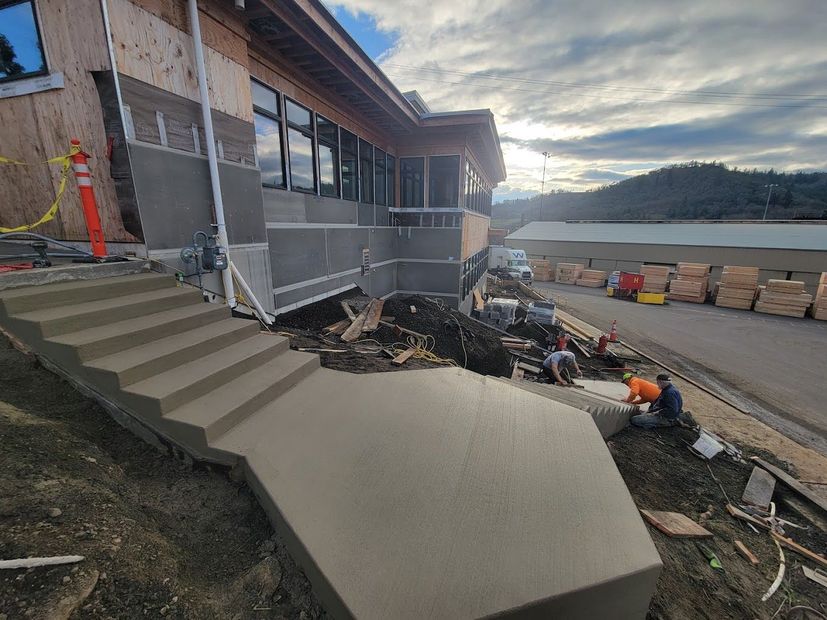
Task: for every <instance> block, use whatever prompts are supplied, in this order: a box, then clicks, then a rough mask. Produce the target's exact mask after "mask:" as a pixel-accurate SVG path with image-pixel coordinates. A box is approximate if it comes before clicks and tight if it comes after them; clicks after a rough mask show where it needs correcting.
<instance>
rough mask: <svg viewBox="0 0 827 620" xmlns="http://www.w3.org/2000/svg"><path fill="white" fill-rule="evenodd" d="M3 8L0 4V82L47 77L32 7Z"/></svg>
mask: <svg viewBox="0 0 827 620" xmlns="http://www.w3.org/2000/svg"><path fill="white" fill-rule="evenodd" d="M3 4H7V3H4V2H0V7H2V8H0V82H3V81H6V80H15V79H18V78H23V77H27V76H32V75H41V74H43V73H46V57H45V56H44V55H43V42H42V41H41V39H40V32H39V31H38V28H37V20H36V19H35V13H34V6H33V3H32V2H17V3H12V4H10V5H8V4H7V6H2V5H3ZM80 44H81V43H80V42H78V45H80Z"/></svg>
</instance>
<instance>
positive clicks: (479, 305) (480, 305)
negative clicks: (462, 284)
mask: <svg viewBox="0 0 827 620" xmlns="http://www.w3.org/2000/svg"><path fill="white" fill-rule="evenodd" d="M484 309H485V302H484V301H483V300H482V295H480V292H479V290H478V289H474V310H484Z"/></svg>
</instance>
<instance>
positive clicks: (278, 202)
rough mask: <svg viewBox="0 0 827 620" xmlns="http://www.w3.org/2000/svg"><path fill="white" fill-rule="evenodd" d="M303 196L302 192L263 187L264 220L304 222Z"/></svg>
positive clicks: (305, 210)
mask: <svg viewBox="0 0 827 620" xmlns="http://www.w3.org/2000/svg"><path fill="white" fill-rule="evenodd" d="M305 198H306V196H305V195H304V194H300V193H298V192H288V191H287V190H284V189H274V188H272V187H263V188H262V200H263V201H264V221H265V222H273V223H287V224H304V223H306V222H307V209H306V208H305Z"/></svg>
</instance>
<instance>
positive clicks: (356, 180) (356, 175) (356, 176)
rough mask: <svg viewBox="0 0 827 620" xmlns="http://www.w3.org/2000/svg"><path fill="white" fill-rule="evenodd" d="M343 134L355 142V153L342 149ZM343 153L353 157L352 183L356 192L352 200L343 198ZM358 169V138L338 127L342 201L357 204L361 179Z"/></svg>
mask: <svg viewBox="0 0 827 620" xmlns="http://www.w3.org/2000/svg"><path fill="white" fill-rule="evenodd" d="M343 132H344V133H347V134H348V135H349V136H352V137H353V139H354V140H355V141H356V150H355V151H353V150H351V149H345V148H344V144H343V142H344V140H343V138H342V133H343ZM343 153H347V154H348V155H352V156H353V161H354V162H355V163H356V168H355V170H354V171H353V182H354V187H355V189H356V191H355V192H353V197H352V198H350V197H346V196H345V178H344V174H345V173H344V167H343V166H342V161H343V160H344V158H343V157H342V154H343ZM359 167H360V163H359V136H358V135H356V133H354V132H352V131H350V130H349V129H345V128H344V127H342V126H339V168H340V169H341V170H340V174H339V176H340V178H341V184H340V187H341V195H342V200H349V201H351V202H359V185H360V183H361V177H360V176H359Z"/></svg>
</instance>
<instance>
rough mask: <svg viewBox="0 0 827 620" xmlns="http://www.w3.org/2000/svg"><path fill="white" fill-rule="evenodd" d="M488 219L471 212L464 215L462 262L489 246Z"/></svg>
mask: <svg viewBox="0 0 827 620" xmlns="http://www.w3.org/2000/svg"><path fill="white" fill-rule="evenodd" d="M490 222H491V220H489V219H488V218H487V217H484V216H482V215H476V214H474V213H471V212H470V211H466V212H465V213H463V214H462V260H465V259H467V258H470V257H471V256H473V255H474V254H476V253H477V252H479V251H480V250H482V249H483V248H484V247H486V246H487V245H488V225H489V223H490Z"/></svg>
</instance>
